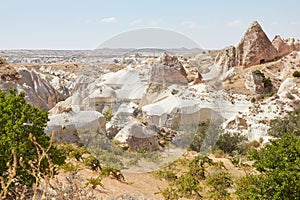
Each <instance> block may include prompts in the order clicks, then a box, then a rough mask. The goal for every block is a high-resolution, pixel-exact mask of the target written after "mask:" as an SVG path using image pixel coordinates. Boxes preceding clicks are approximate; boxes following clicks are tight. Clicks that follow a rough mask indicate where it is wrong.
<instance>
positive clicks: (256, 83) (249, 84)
mask: <svg viewBox="0 0 300 200" xmlns="http://www.w3.org/2000/svg"><path fill="white" fill-rule="evenodd" d="M245 87H246V88H247V89H248V90H250V91H253V92H258V93H261V92H263V91H264V82H263V76H261V75H260V74H258V73H255V72H254V71H251V70H250V71H249V73H248V74H247V76H246V80H245Z"/></svg>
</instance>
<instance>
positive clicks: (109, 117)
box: [103, 107, 114, 122]
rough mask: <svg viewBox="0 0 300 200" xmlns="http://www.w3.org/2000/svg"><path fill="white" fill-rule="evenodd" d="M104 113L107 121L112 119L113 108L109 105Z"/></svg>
mask: <svg viewBox="0 0 300 200" xmlns="http://www.w3.org/2000/svg"><path fill="white" fill-rule="evenodd" d="M103 115H104V117H105V119H106V121H108V122H109V121H111V119H112V118H113V116H114V115H113V114H112V110H111V107H108V109H107V111H105V112H104V113H103Z"/></svg>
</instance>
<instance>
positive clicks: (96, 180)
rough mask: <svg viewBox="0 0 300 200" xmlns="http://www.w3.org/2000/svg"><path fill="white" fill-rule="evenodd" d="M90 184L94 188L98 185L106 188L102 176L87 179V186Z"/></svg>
mask: <svg viewBox="0 0 300 200" xmlns="http://www.w3.org/2000/svg"><path fill="white" fill-rule="evenodd" d="M89 185H91V186H92V188H93V189H96V187H97V186H100V187H101V188H104V185H103V183H102V176H98V177H97V178H89V179H87V181H86V183H85V187H88V186H89Z"/></svg>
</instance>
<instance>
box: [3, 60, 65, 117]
mask: <svg viewBox="0 0 300 200" xmlns="http://www.w3.org/2000/svg"><path fill="white" fill-rule="evenodd" d="M0 75H1V81H0V89H2V90H7V89H10V88H16V89H17V90H18V91H19V92H21V91H23V92H25V95H26V99H27V101H28V102H29V103H30V104H32V105H34V106H36V107H38V108H40V109H43V110H46V111H48V110H49V109H51V108H52V107H53V106H55V105H56V103H57V102H59V101H62V100H64V96H63V95H62V94H60V93H59V92H57V91H56V90H55V89H54V88H53V87H52V85H51V84H50V83H49V82H48V81H47V80H46V79H45V78H44V77H43V75H41V74H40V73H38V72H37V71H36V70H34V69H29V68H26V67H21V68H17V69H16V68H15V67H14V66H12V65H10V64H9V63H7V62H6V61H5V59H3V58H0Z"/></svg>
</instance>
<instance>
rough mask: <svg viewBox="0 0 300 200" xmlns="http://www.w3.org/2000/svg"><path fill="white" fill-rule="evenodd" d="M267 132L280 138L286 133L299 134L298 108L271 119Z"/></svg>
mask: <svg viewBox="0 0 300 200" xmlns="http://www.w3.org/2000/svg"><path fill="white" fill-rule="evenodd" d="M270 126H271V127H270V129H269V131H268V134H269V135H271V136H273V137H278V138H281V137H283V136H285V135H287V134H295V135H297V136H300V109H299V108H298V109H296V110H294V111H293V112H291V113H289V114H288V115H287V116H286V117H284V118H277V119H274V120H271V122H270Z"/></svg>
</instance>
